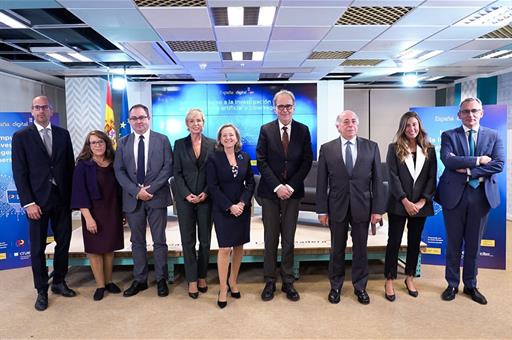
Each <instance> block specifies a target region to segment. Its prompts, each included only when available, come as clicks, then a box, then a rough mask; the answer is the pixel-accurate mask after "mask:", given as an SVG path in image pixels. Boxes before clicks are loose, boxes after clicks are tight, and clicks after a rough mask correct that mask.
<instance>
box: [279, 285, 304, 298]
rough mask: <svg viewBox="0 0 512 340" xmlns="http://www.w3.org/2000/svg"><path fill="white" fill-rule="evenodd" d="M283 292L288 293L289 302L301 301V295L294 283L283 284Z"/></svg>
mask: <svg viewBox="0 0 512 340" xmlns="http://www.w3.org/2000/svg"><path fill="white" fill-rule="evenodd" d="M281 291H283V292H285V293H286V297H287V298H288V300H291V301H299V300H300V295H299V293H298V292H297V291H296V290H295V288H293V283H283V285H282V286H281Z"/></svg>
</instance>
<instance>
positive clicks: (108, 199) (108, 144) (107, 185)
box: [71, 130, 124, 301]
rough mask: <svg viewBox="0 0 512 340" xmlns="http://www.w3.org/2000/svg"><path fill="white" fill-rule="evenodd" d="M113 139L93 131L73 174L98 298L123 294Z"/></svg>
mask: <svg viewBox="0 0 512 340" xmlns="http://www.w3.org/2000/svg"><path fill="white" fill-rule="evenodd" d="M113 161H114V148H113V147H112V141H111V140H110V138H109V137H108V136H107V135H106V134H105V133H104V132H103V131H99V130H94V131H91V132H89V133H88V134H87V137H86V138H85V143H84V146H83V148H82V151H81V152H80V155H78V157H77V163H76V168H75V173H74V174H73V190H72V195H71V207H72V208H73V209H80V212H81V213H82V234H83V239H84V248H85V252H86V253H87V258H88V259H89V262H90V263H91V268H92V273H93V275H94V279H95V280H96V286H97V289H96V291H95V292H94V300H96V301H98V300H101V299H103V295H104V294H105V290H106V291H108V292H110V293H120V292H121V289H120V288H119V287H118V286H117V285H116V284H115V283H113V282H112V265H113V260H114V250H118V249H123V247H124V235H123V216H122V210H121V187H120V186H119V184H118V183H117V181H116V178H115V175H114V168H113V165H112V163H113Z"/></svg>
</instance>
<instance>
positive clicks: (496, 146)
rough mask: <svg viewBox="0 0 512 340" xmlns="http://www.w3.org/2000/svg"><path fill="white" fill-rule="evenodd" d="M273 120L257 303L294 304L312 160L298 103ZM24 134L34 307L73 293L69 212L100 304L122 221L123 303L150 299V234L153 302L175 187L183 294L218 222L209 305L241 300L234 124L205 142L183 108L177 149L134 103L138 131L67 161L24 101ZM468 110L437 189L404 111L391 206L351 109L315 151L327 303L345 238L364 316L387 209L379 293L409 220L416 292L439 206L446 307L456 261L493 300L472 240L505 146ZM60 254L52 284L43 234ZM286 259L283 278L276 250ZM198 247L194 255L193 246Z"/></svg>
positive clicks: (388, 291)
mask: <svg viewBox="0 0 512 340" xmlns="http://www.w3.org/2000/svg"><path fill="white" fill-rule="evenodd" d="M273 106H274V110H275V113H276V114H277V119H276V120H274V121H271V122H270V123H267V124H264V125H263V126H262V127H261V129H260V134H259V138H258V144H257V148H256V157H257V167H258V170H259V172H260V174H261V179H260V182H259V185H258V192H257V195H258V196H259V197H261V199H262V219H263V226H264V242H265V248H264V280H265V285H264V287H263V290H262V292H261V299H262V300H263V301H270V300H272V299H273V297H274V295H275V293H276V281H277V279H278V277H279V276H280V277H281V280H282V285H281V290H282V292H284V293H285V294H286V297H287V298H288V299H289V300H291V301H298V300H299V299H300V295H299V292H297V290H296V289H295V287H294V280H295V278H294V276H293V262H294V243H295V231H296V227H297V219H298V215H299V203H300V200H301V199H302V197H303V196H304V179H305V177H306V175H307V174H308V172H309V170H310V168H311V164H312V159H313V152H312V145H311V136H310V132H309V129H308V127H307V126H306V125H304V124H302V123H300V122H298V121H296V120H294V119H293V114H294V110H295V96H294V94H293V93H292V92H290V91H287V90H281V91H279V92H277V93H276V94H275V96H274V99H273ZM31 112H32V116H33V118H34V122H33V124H31V125H29V126H28V127H27V128H25V129H23V130H21V131H19V132H16V133H15V134H14V136H13V140H12V166H13V174H14V180H15V184H16V187H17V189H18V194H19V197H20V203H21V205H22V206H23V207H24V208H25V210H26V214H27V218H28V222H29V229H30V250H31V256H32V272H33V278H34V285H35V288H36V290H37V292H38V294H37V298H36V302H35V308H36V309H37V310H39V311H42V310H45V309H46V308H47V307H48V289H49V288H51V291H52V292H53V293H55V294H60V295H62V296H65V297H73V296H75V295H76V292H75V291H74V290H72V289H71V288H69V287H68V286H67V284H66V281H65V276H66V273H67V268H68V252H69V244H70V239H71V209H70V208H72V209H78V210H80V212H81V215H82V232H83V241H84V248H85V252H86V253H87V257H88V259H89V261H90V264H91V268H92V272H93V275H94V279H95V281H96V285H97V289H96V291H95V292H94V296H93V298H94V300H101V299H103V297H104V295H105V292H108V293H113V294H116V293H121V288H119V287H118V286H117V285H116V284H115V283H114V282H112V265H113V258H114V251H115V250H118V249H122V248H123V247H124V244H123V243H124V238H123V219H126V221H127V223H128V225H129V227H130V230H131V236H130V242H131V244H132V255H133V263H134V266H133V277H134V280H133V282H132V284H131V285H130V286H129V288H127V289H126V290H124V292H123V295H124V296H126V297H130V296H134V295H136V294H137V293H139V292H140V291H143V290H146V289H147V288H148V256H147V247H146V228H147V226H148V225H149V229H150V232H151V235H152V239H153V258H154V268H155V277H156V282H157V284H156V288H157V294H158V296H161V297H164V296H167V295H168V294H169V289H168V286H167V277H168V268H167V253H168V248H167V240H166V233H165V230H166V224H167V206H169V205H170V204H171V191H170V187H169V186H170V184H169V178H170V177H171V176H174V182H175V187H176V190H175V202H176V209H177V214H178V223H179V229H180V235H181V241H182V249H183V257H184V264H185V265H184V267H185V277H186V280H187V282H188V295H189V296H190V297H191V298H192V299H197V298H198V297H199V293H206V292H207V291H208V286H207V270H208V262H209V257H210V242H211V231H212V225H215V233H216V236H217V241H218V245H219V250H218V256H217V269H218V275H219V284H220V285H219V287H220V289H219V292H218V298H217V305H218V306H219V307H220V308H224V307H226V306H227V303H228V296H231V297H232V298H235V299H239V298H241V292H240V290H239V287H238V273H239V270H240V265H241V262H242V257H243V246H244V244H246V243H248V242H249V241H250V219H251V201H252V196H253V194H254V190H255V181H254V176H253V172H252V167H251V162H250V157H249V155H248V154H247V153H245V152H244V151H242V150H241V149H242V143H241V141H242V139H241V136H240V132H239V130H238V129H237V127H236V126H234V125H233V124H225V125H222V126H221V127H220V128H219V130H218V134H217V139H216V140H213V139H211V138H208V137H206V136H205V135H204V134H203V127H204V123H205V117H204V114H203V112H202V111H201V110H200V109H191V110H189V112H188V113H187V115H186V117H185V122H186V126H187V129H188V131H189V132H190V133H189V135H188V136H187V137H185V138H182V139H179V140H177V141H176V143H175V145H174V150H172V148H171V145H170V143H169V140H168V138H167V137H166V136H165V135H162V134H160V133H157V132H155V131H153V130H151V129H150V127H149V126H150V124H149V122H150V119H151V117H150V113H149V110H148V108H147V107H146V106H144V105H142V104H136V105H134V106H132V108H131V109H130V112H129V122H130V125H131V128H132V131H133V132H132V133H131V134H130V135H128V136H126V137H123V138H121V139H120V140H119V142H118V145H117V149H116V150H114V147H113V145H112V142H111V140H110V138H109V137H108V136H107V135H106V134H105V133H104V132H102V131H98V130H95V131H92V132H90V133H89V134H88V135H87V137H86V140H85V142H84V145H83V147H82V150H81V152H80V154H79V156H78V157H77V159H76V161H75V159H74V156H73V151H72V145H71V139H70V136H69V133H68V132H67V131H66V130H65V129H62V128H60V127H57V126H53V125H52V124H51V123H50V118H51V116H52V114H53V109H52V106H51V104H50V102H49V100H48V98H47V97H45V96H38V97H35V98H34V99H33V101H32V109H31ZM483 113H484V112H483V109H482V103H481V102H480V100H479V99H478V98H467V99H464V100H463V101H462V103H461V104H460V108H459V112H458V117H459V118H460V120H461V121H462V126H461V127H459V128H456V129H453V130H449V131H445V132H443V134H442V137H441V140H442V143H441V150H440V152H441V160H442V162H443V164H444V166H445V170H444V172H443V174H442V176H441V178H440V181H439V185H437V186H436V174H437V161H436V152H435V148H434V147H433V145H432V144H431V143H430V142H429V139H428V137H427V134H426V132H425V130H424V128H423V126H422V123H421V120H420V118H419V116H418V115H417V114H416V113H415V112H407V113H405V114H404V115H403V116H402V117H401V119H400V123H399V127H398V131H397V133H396V136H395V138H394V141H393V142H392V143H391V144H390V145H389V147H388V152H387V157H386V163H387V167H388V169H389V194H388V196H387V197H386V193H385V188H384V185H383V174H382V166H381V160H380V152H379V147H378V145H377V143H375V142H373V141H371V140H368V139H366V138H362V137H359V136H358V134H357V133H358V125H359V117H358V116H357V114H356V113H355V112H353V111H350V110H346V111H343V112H341V113H340V114H339V115H338V116H337V118H336V128H337V129H338V131H339V134H340V136H339V137H338V138H336V139H334V140H332V141H330V142H327V143H325V144H323V145H322V146H321V148H320V152H319V158H318V175H317V176H318V177H317V188H316V192H317V197H316V210H317V213H318V219H319V221H320V223H321V224H322V225H324V226H327V227H329V229H330V232H331V250H330V260H329V269H328V275H329V281H330V286H331V289H330V291H329V293H328V296H327V298H328V301H329V302H331V303H339V302H340V299H341V288H342V286H343V283H344V277H345V248H346V244H347V238H348V232H349V231H350V234H351V237H352V243H353V247H352V284H353V287H354V294H355V296H356V297H357V300H358V301H359V302H360V303H362V304H369V303H370V297H369V295H368V293H367V291H366V286H367V281H368V256H367V241H368V226H369V224H370V223H372V224H375V223H378V222H379V221H381V219H382V215H383V214H384V213H386V212H387V213H388V221H389V228H388V244H387V247H386V257H385V268H384V276H385V279H386V280H385V285H384V295H385V298H386V299H387V300H389V301H395V299H396V294H395V288H394V285H393V282H394V280H395V279H396V278H397V265H398V263H397V262H398V253H399V249H400V245H401V240H402V235H403V232H404V228H405V225H406V224H407V228H408V233H407V235H408V236H407V240H408V242H407V259H406V267H405V274H406V275H405V282H404V283H405V287H406V289H407V292H408V294H409V295H411V296H413V297H417V296H418V294H419V293H418V290H417V288H416V286H415V283H414V277H415V272H416V266H417V262H418V255H419V249H420V241H421V233H422V230H423V226H424V224H425V221H426V218H427V217H428V216H430V215H433V214H434V210H433V201H434V200H435V201H437V202H439V203H440V204H441V205H442V207H443V215H444V222H445V226H446V231H447V248H446V249H447V252H446V275H445V276H446V280H447V282H448V287H447V288H446V290H445V291H444V292H443V293H442V295H441V297H442V299H443V300H447V301H449V300H453V299H454V298H455V296H456V294H457V293H458V286H459V283H460V262H461V257H462V251H464V264H463V283H464V290H463V292H464V293H465V294H467V295H469V296H471V298H472V299H473V300H475V301H476V302H478V303H481V304H485V303H487V301H486V299H485V297H484V296H483V294H481V293H480V292H479V290H478V289H477V281H476V276H477V258H478V254H479V246H480V240H481V237H482V233H483V230H484V228H485V225H486V221H487V216H488V214H489V210H490V209H491V208H494V207H496V206H497V205H498V204H499V191H498V185H497V182H496V180H495V177H494V176H495V175H496V174H498V173H499V172H501V171H502V169H503V163H504V147H503V142H502V140H501V138H500V136H499V135H498V133H497V132H496V131H495V130H492V129H489V128H485V127H483V126H480V119H481V118H482V116H483ZM49 223H51V227H52V230H53V233H54V237H55V241H56V247H55V254H54V271H53V280H52V284H51V286H50V285H49V283H48V281H49V275H48V268H47V267H46V261H45V260H46V259H45V256H44V251H45V247H46V237H47V232H48V225H49ZM279 240H281V253H280V255H281V263H280V266H279V271H278V261H277V259H278V247H279ZM197 241H198V243H199V244H198V247H197V249H196V243H197Z"/></svg>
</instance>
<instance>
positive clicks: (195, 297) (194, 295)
mask: <svg viewBox="0 0 512 340" xmlns="http://www.w3.org/2000/svg"><path fill="white" fill-rule="evenodd" d="M188 289H190V283H189V284H188ZM198 290H199V288H198ZM188 296H190V297H191V298H192V299H194V300H195V299H197V298H198V297H199V292H191V291H190V290H189V291H188Z"/></svg>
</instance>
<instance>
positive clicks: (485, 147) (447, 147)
mask: <svg viewBox="0 0 512 340" xmlns="http://www.w3.org/2000/svg"><path fill="white" fill-rule="evenodd" d="M483 155H487V156H489V157H491V158H492V161H490V162H489V163H487V164H486V165H479V166H477V165H476V159H477V157H478V156H483ZM441 161H442V162H443V164H444V166H445V169H444V171H443V174H442V175H441V177H440V178H439V185H438V187H437V194H436V201H437V202H439V203H440V204H441V205H442V206H443V208H446V209H453V208H455V206H457V204H458V203H459V201H460V199H461V197H462V194H463V192H464V188H465V186H466V183H467V175H466V174H462V173H459V172H457V171H456V170H457V169H465V168H469V169H470V170H471V178H479V177H483V178H484V179H485V182H484V183H483V184H484V186H485V195H486V197H487V201H488V202H489V205H490V206H491V208H496V207H497V206H498V205H499V204H500V192H499V187H498V181H497V179H496V174H498V173H500V172H501V171H502V170H503V164H504V161H505V151H504V147H503V141H502V140H501V138H500V136H499V135H498V131H496V130H493V129H489V128H486V127H483V126H480V129H479V131H478V140H477V142H476V145H475V156H469V147H468V140H467V137H466V134H465V132H464V128H463V127H462V126H460V127H458V128H456V129H452V130H448V131H445V132H443V134H442V135H441Z"/></svg>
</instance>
